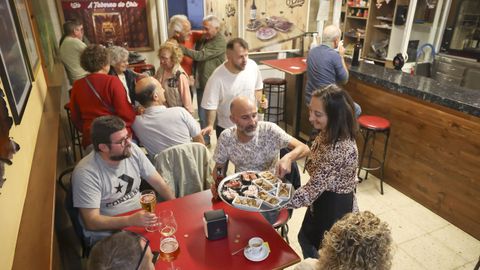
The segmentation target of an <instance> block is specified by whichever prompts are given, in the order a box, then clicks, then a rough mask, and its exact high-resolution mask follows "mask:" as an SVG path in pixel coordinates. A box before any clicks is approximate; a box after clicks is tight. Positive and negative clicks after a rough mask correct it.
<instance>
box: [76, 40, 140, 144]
mask: <svg viewBox="0 0 480 270" xmlns="http://www.w3.org/2000/svg"><path fill="white" fill-rule="evenodd" d="M80 64H81V65H82V68H83V69H85V70H86V71H88V72H90V74H89V75H87V76H86V77H84V78H82V79H79V80H76V81H75V82H74V83H73V87H72V94H71V97H70V110H71V113H72V115H71V116H72V122H73V124H74V125H75V127H76V128H77V129H78V130H79V131H81V132H82V134H83V136H82V145H83V147H84V148H86V147H87V146H89V145H90V144H91V139H90V125H91V123H92V121H93V120H94V119H95V118H97V117H98V116H102V115H116V116H119V117H120V118H122V119H123V120H124V121H125V123H126V124H127V129H128V132H129V134H132V131H131V128H130V127H131V125H132V123H133V121H134V120H135V112H134V111H133V108H132V106H131V104H130V103H129V102H128V95H127V93H126V92H125V89H124V86H123V84H122V82H121V81H120V79H118V77H117V76H111V75H108V71H109V70H110V57H109V53H108V50H107V49H106V48H104V47H103V46H100V45H89V46H88V47H87V48H85V50H84V51H83V53H82V54H81V56H80Z"/></svg>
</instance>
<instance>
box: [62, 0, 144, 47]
mask: <svg viewBox="0 0 480 270" xmlns="http://www.w3.org/2000/svg"><path fill="white" fill-rule="evenodd" d="M58 1H59V2H60V5H61V8H62V11H63V18H64V21H67V20H78V21H81V22H83V28H84V31H85V36H86V38H87V39H88V40H89V41H90V42H91V43H96V44H103V45H106V46H107V45H118V46H124V47H128V48H129V49H134V50H139V51H147V50H153V41H152V35H151V27H150V25H151V23H150V18H149V16H150V12H149V8H148V2H147V1H148V0H129V1H126V0H100V1H89V0H77V1H71V0H58Z"/></svg>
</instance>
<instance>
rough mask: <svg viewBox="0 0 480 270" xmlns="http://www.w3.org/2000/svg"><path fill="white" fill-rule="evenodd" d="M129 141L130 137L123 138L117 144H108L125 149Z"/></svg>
mask: <svg viewBox="0 0 480 270" xmlns="http://www.w3.org/2000/svg"><path fill="white" fill-rule="evenodd" d="M128 141H130V135H127V136H125V137H124V138H123V139H122V140H120V141H119V142H111V143H110V144H120V145H121V146H123V147H125V145H127V142H128Z"/></svg>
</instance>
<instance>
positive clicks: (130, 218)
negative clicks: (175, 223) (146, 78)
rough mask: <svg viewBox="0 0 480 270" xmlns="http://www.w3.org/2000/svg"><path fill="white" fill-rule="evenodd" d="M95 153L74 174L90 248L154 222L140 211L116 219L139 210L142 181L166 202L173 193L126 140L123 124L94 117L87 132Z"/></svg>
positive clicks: (74, 189) (116, 119) (75, 201)
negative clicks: (116, 232) (117, 232)
mask: <svg viewBox="0 0 480 270" xmlns="http://www.w3.org/2000/svg"><path fill="white" fill-rule="evenodd" d="M91 137H92V144H93V148H94V150H95V151H92V152H91V153H90V154H89V155H87V156H85V157H84V158H83V159H82V160H81V161H80V162H79V163H78V165H77V166H76V167H75V170H74V171H73V175H72V192H73V204H74V207H76V208H78V209H79V212H80V217H81V222H82V225H83V227H84V228H83V229H84V235H85V237H86V238H87V241H88V243H89V244H90V245H93V244H94V243H95V242H96V241H98V240H100V239H102V238H104V237H106V236H109V235H110V234H111V233H112V231H114V230H119V229H122V228H124V227H127V226H148V225H153V224H155V223H157V217H156V216H155V214H153V213H149V212H146V211H144V210H142V211H139V212H136V213H134V214H131V215H127V216H121V217H117V216H116V215H119V214H122V213H126V212H129V211H132V210H135V209H138V208H140V190H139V188H140V183H141V181H142V179H144V180H146V181H147V182H148V183H149V184H150V185H151V186H152V187H153V188H154V189H155V190H156V191H157V192H158V193H159V194H160V195H161V197H162V198H163V199H165V200H170V199H174V198H175V196H174V195H173V193H172V191H171V190H170V188H169V187H168V185H167V184H166V183H165V181H164V179H163V178H162V176H160V174H158V172H157V171H156V170H155V167H154V166H153V165H152V164H151V163H150V161H149V160H148V159H147V157H146V156H145V154H144V153H143V152H142V150H140V148H139V147H138V146H136V145H135V144H133V143H132V142H131V141H130V137H129V135H128V131H127V129H126V128H125V122H124V121H123V120H122V119H120V118H119V117H117V116H112V115H109V116H101V117H98V118H96V119H95V120H94V121H93V123H92V128H91Z"/></svg>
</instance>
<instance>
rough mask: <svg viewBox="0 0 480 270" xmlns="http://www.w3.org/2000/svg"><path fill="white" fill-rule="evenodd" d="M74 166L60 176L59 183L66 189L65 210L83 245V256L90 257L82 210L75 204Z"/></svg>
mask: <svg viewBox="0 0 480 270" xmlns="http://www.w3.org/2000/svg"><path fill="white" fill-rule="evenodd" d="M73 169H74V167H70V168H67V169H65V170H64V171H63V172H62V173H61V174H60V176H59V177H58V184H59V185H60V187H61V188H62V189H63V190H64V191H65V210H67V213H68V216H69V218H70V221H71V222H72V226H73V229H74V231H75V234H76V235H77V237H78V239H79V240H80V243H81V245H82V257H84V258H85V257H88V254H89V252H90V246H89V245H88V241H87V240H86V237H85V235H84V233H83V226H82V224H81V222H80V212H79V211H78V208H76V207H74V206H73V192H72V173H73Z"/></svg>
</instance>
